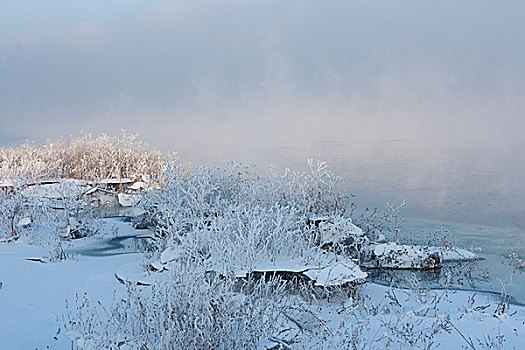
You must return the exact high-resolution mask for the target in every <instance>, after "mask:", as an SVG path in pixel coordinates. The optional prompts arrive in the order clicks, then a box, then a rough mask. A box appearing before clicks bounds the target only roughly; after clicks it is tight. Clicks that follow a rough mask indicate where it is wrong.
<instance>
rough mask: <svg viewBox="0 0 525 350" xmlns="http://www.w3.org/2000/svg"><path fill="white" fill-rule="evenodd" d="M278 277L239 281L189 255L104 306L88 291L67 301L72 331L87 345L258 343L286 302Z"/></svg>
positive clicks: (203, 346)
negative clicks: (164, 276)
mask: <svg viewBox="0 0 525 350" xmlns="http://www.w3.org/2000/svg"><path fill="white" fill-rule="evenodd" d="M286 303H287V298H286V296H285V295H284V293H283V285H282V283H280V282H278V281H268V282H266V281H263V280H260V281H258V282H254V283H253V284H251V285H250V289H249V291H246V290H244V291H242V292H241V291H238V287H237V286H236V282H235V281H234V280H231V279H225V278H223V277H221V276H219V275H217V274H215V275H213V274H209V273H206V270H205V269H204V268H203V266H199V264H195V263H194V262H192V261H190V260H186V261H185V262H181V263H180V264H179V265H178V266H177V269H176V270H174V271H173V273H172V275H171V277H170V279H169V280H167V281H165V282H159V283H157V284H155V285H153V286H152V287H151V289H143V288H142V289H139V288H137V287H132V286H131V285H128V286H127V293H126V295H125V296H124V297H123V298H120V299H118V300H116V299H115V300H114V302H113V304H112V305H110V306H108V307H105V308H102V307H100V306H97V305H93V306H92V305H91V304H90V301H89V299H88V297H87V296H86V295H84V296H83V297H77V300H76V302H75V305H69V306H68V321H67V325H66V326H67V328H68V335H69V337H70V338H71V339H72V340H74V341H75V343H76V344H77V345H78V346H79V347H81V348H83V349H255V348H257V345H258V344H259V343H260V341H261V340H263V339H264V337H265V336H266V337H268V336H271V335H272V334H273V333H274V332H275V326H276V324H277V322H276V321H277V319H278V318H279V317H280V316H281V313H282V311H283V310H285V309H286V308H287V304H286Z"/></svg>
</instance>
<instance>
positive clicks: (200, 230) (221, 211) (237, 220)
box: [141, 161, 353, 273]
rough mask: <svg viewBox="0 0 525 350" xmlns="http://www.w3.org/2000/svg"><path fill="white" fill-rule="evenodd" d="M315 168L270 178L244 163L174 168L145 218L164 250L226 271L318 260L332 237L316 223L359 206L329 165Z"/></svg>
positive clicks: (152, 196)
mask: <svg viewBox="0 0 525 350" xmlns="http://www.w3.org/2000/svg"><path fill="white" fill-rule="evenodd" d="M309 166H310V171H309V172H306V173H296V172H292V171H289V170H285V171H284V173H282V174H278V172H277V171H276V169H274V168H270V169H269V172H268V174H267V175H266V176H264V177H263V176H261V175H259V174H258V173H256V172H255V171H254V169H253V167H243V166H241V165H240V164H238V163H231V164H229V167H227V168H226V169H220V168H205V167H201V168H192V169H191V168H190V169H187V168H186V169H172V170H170V171H168V172H166V173H165V174H164V175H163V179H162V185H161V187H159V188H158V189H157V190H154V191H149V192H148V193H146V195H145V196H144V198H143V199H142V201H141V205H142V206H143V209H144V210H145V216H146V218H145V220H146V221H149V222H150V223H152V224H153V225H154V226H155V227H156V228H157V232H158V235H159V238H160V240H159V251H162V250H163V249H165V248H166V247H170V246H178V247H179V249H182V250H184V251H186V252H188V254H190V253H191V254H201V255H204V256H205V257H206V258H207V262H208V264H209V265H210V266H209V267H210V268H213V269H214V270H218V271H221V272H222V273H233V272H234V271H240V270H245V269H248V270H250V268H252V267H253V264H255V263H257V262H260V261H268V262H272V261H275V260H278V259H280V258H283V257H285V258H288V259H296V260H299V261H303V262H305V261H310V262H313V263H315V259H316V258H317V257H319V255H320V254H321V250H322V249H321V248H323V247H324V246H325V245H326V242H325V241H323V239H322V238H323V234H324V236H325V237H326V233H323V232H322V230H320V228H319V227H318V226H316V225H314V224H313V220H314V219H317V218H320V217H321V218H324V219H326V220H330V219H333V220H334V221H337V220H338V219H341V218H342V217H343V215H344V213H346V212H348V211H349V210H351V209H352V207H353V202H352V196H351V195H349V194H348V191H347V189H346V188H344V187H343V186H342V185H341V184H340V179H339V178H338V177H336V176H334V175H333V174H332V173H330V172H329V171H327V169H326V165H325V164H324V163H320V162H319V163H317V164H315V163H314V162H313V161H310V162H309ZM346 220H347V221H349V222H350V219H349V218H346ZM345 233H347V232H343V234H345ZM336 243H341V244H343V243H344V242H342V241H341V242H340V241H337V242H336Z"/></svg>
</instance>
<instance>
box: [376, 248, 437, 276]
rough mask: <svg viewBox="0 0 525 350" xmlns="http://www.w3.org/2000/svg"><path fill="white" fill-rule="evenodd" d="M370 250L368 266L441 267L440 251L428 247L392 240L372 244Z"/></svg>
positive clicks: (424, 268) (396, 267)
mask: <svg viewBox="0 0 525 350" xmlns="http://www.w3.org/2000/svg"><path fill="white" fill-rule="evenodd" d="M368 251H369V261H367V263H366V266H367V267H383V268H392V269H421V270H426V269H434V268H438V267H441V261H442V259H441V256H440V255H439V253H438V252H436V251H431V250H429V249H428V248H426V247H420V246H411V245H405V244H397V243H394V242H390V243H381V244H372V245H370V247H369V248H368Z"/></svg>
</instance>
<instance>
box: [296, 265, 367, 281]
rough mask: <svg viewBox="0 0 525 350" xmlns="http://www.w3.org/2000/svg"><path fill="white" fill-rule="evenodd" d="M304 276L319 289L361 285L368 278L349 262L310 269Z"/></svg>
mask: <svg viewBox="0 0 525 350" xmlns="http://www.w3.org/2000/svg"><path fill="white" fill-rule="evenodd" d="M303 274H304V275H306V276H307V277H309V278H310V279H312V280H314V281H315V285H316V286H319V287H336V286H342V285H345V284H348V283H362V282H364V281H365V280H366V277H367V276H368V275H367V273H366V272H364V271H362V270H361V269H360V268H359V266H358V265H357V264H355V263H354V262H353V261H351V260H347V261H345V262H344V263H343V262H334V263H333V264H330V265H328V266H325V267H323V268H321V269H310V270H307V271H305V272H303Z"/></svg>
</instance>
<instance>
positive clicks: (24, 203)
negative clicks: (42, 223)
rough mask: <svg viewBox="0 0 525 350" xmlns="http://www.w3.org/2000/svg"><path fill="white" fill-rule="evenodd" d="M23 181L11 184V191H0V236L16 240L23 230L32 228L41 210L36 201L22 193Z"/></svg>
mask: <svg viewBox="0 0 525 350" xmlns="http://www.w3.org/2000/svg"><path fill="white" fill-rule="evenodd" d="M23 188H24V185H23V181H18V182H16V183H14V184H13V186H12V189H13V190H12V191H5V192H4V191H0V213H1V214H0V237H3V238H5V239H8V240H16V239H18V238H19V237H20V235H21V234H22V233H23V232H24V231H29V230H30V229H31V228H34V222H35V221H37V220H38V219H37V218H38V217H39V216H40V213H41V210H40V207H39V205H38V203H37V202H35V201H33V200H32V199H31V198H27V197H25V196H24V195H23V194H22V190H23Z"/></svg>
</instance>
